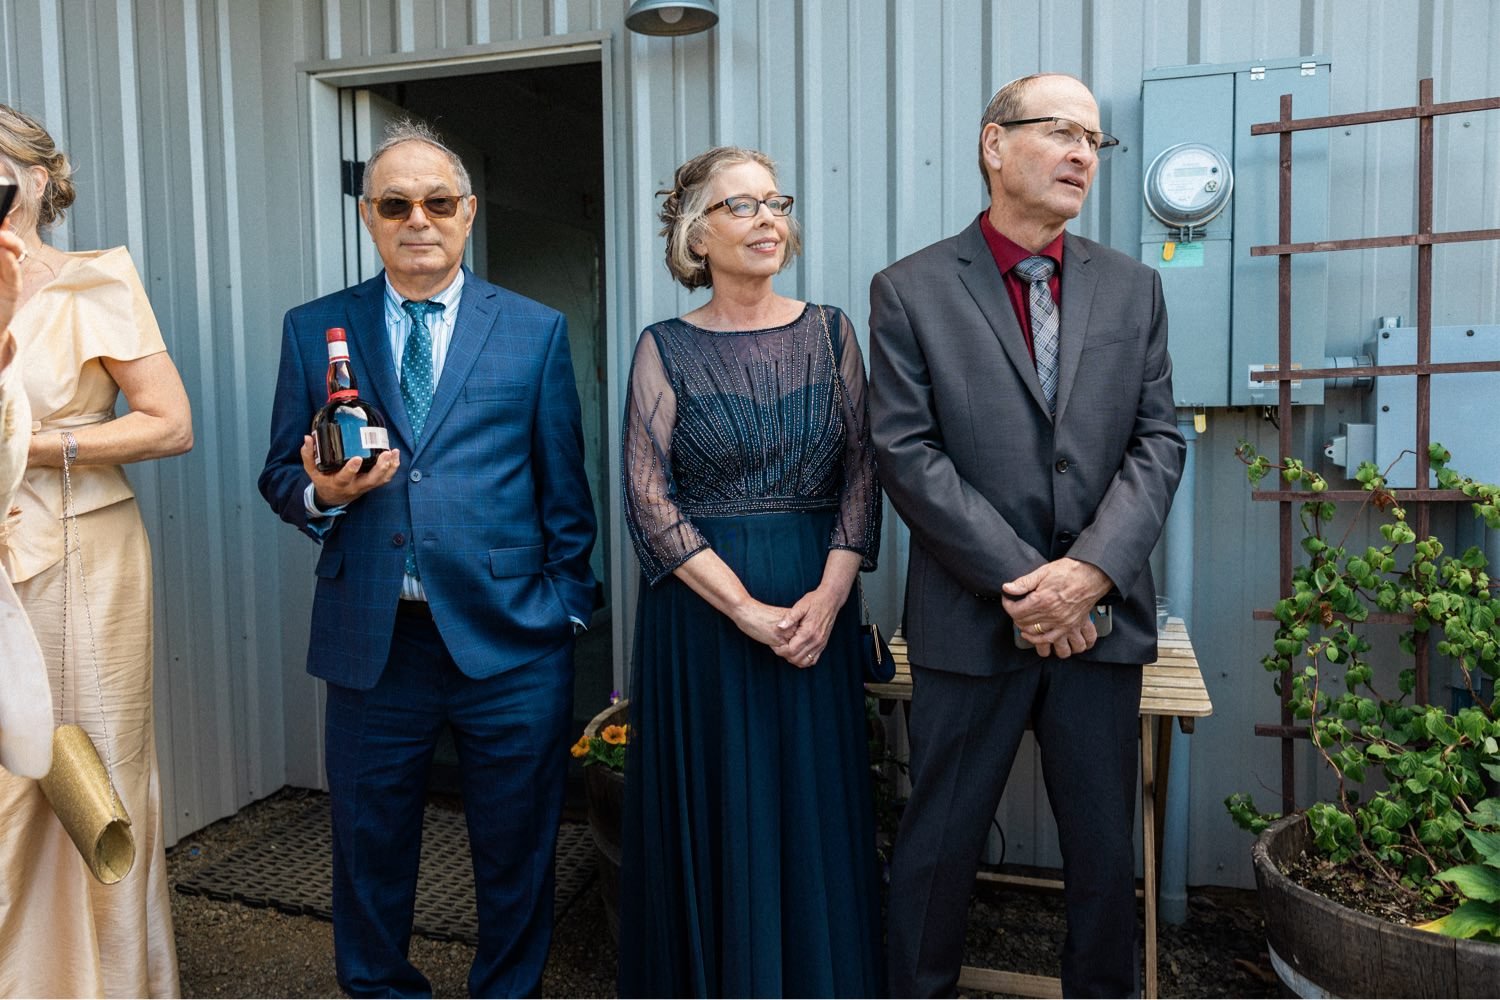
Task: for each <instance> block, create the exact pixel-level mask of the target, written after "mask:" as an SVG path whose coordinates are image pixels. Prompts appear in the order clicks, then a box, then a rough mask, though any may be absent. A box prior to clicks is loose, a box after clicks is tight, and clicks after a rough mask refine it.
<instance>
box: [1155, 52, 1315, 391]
mask: <svg viewBox="0 0 1500 1000" xmlns="http://www.w3.org/2000/svg"><path fill="white" fill-rule="evenodd" d="M1329 69H1330V65H1329V61H1328V60H1327V59H1326V58H1321V57H1306V58H1301V59H1279V60H1267V61H1263V62H1257V63H1237V64H1233V65H1219V66H1181V67H1175V68H1169V69H1156V70H1152V71H1151V72H1149V73H1147V74H1146V76H1145V79H1144V81H1143V82H1142V84H1141V102H1142V124H1141V140H1142V141H1141V149H1142V153H1143V160H1142V168H1143V174H1144V185H1143V191H1142V199H1141V260H1142V261H1144V262H1145V263H1147V264H1149V265H1151V266H1152V267H1155V268H1157V269H1158V270H1159V271H1160V273H1161V281H1162V290H1163V294H1164V295H1165V296H1166V301H1167V311H1168V313H1169V316H1170V323H1171V327H1170V336H1171V351H1172V364H1173V376H1172V382H1173V388H1174V393H1175V396H1176V402H1177V405H1178V406H1205V407H1206V406H1257V405H1267V406H1268V405H1272V404H1274V403H1275V402H1276V398H1277V392H1276V384H1275V383H1274V382H1266V383H1261V382H1253V381H1252V380H1251V378H1250V373H1251V371H1252V370H1260V369H1263V368H1274V367H1276V362H1277V357H1276V329H1277V319H1276V302H1277V259H1276V258H1275V257H1251V256H1250V248H1251V247H1252V246H1262V245H1267V244H1272V243H1276V242H1278V240H1277V219H1278V212H1279V208H1278V200H1277V192H1278V184H1279V181H1280V167H1279V164H1280V141H1279V138H1278V137H1277V136H1253V137H1252V136H1251V135H1250V126H1251V125H1253V124H1255V123H1257V122H1267V121H1275V120H1276V119H1277V118H1279V117H1280V116H1281V95H1282V94H1291V95H1292V114H1293V115H1294V116H1295V117H1297V118H1311V117H1317V116H1321V115H1326V114H1328V73H1329ZM1292 164H1293V169H1292V219H1293V223H1292V240H1293V242H1306V241H1311V240H1320V239H1326V238H1328V137H1327V133H1326V132H1323V131H1321V130H1317V131H1307V132H1297V133H1294V134H1293V137H1292ZM1327 282H1328V264H1327V260H1326V256H1325V255H1323V254H1298V255H1296V256H1294V257H1293V258H1292V354H1293V364H1294V365H1300V366H1302V367H1306V368H1318V367H1322V362H1323V356H1324V353H1325V351H1324V343H1325V340H1326V330H1325V327H1326V324H1327V306H1328V285H1327ZM1292 398H1293V401H1294V402H1297V403H1321V402H1322V401H1323V385H1322V383H1321V382H1320V381H1319V380H1317V379H1310V380H1308V381H1306V382H1297V383H1293V392H1292Z"/></svg>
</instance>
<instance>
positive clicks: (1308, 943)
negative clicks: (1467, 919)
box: [1253, 814, 1500, 997]
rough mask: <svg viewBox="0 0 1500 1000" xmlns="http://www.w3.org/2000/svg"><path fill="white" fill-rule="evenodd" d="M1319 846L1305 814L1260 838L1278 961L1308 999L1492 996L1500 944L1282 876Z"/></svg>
mask: <svg viewBox="0 0 1500 1000" xmlns="http://www.w3.org/2000/svg"><path fill="white" fill-rule="evenodd" d="M1311 847H1312V831H1311V830H1310V829H1309V828H1308V825H1307V821H1306V820H1305V819H1304V818H1303V817H1302V816H1301V815H1300V814H1299V815H1295V816H1288V817H1287V818H1285V819H1282V820H1278V821H1277V822H1275V823H1273V824H1272V825H1271V826H1269V827H1267V828H1266V830H1265V832H1264V833H1262V834H1261V835H1260V837H1259V838H1258V839H1257V840H1256V842H1255V847H1254V851H1253V857H1254V861H1255V882H1256V886H1257V888H1258V890H1259V894H1260V903H1261V909H1262V910H1263V911H1264V912H1265V916H1266V941H1267V943H1268V945H1269V946H1270V952H1271V964H1272V965H1273V966H1275V968H1276V974H1277V975H1278V976H1280V977H1281V981H1282V982H1283V983H1285V984H1286V986H1287V988H1288V989H1290V990H1291V991H1292V992H1294V993H1296V994H1297V995H1298V996H1302V997H1315V996H1316V997H1326V996H1334V997H1488V996H1494V995H1495V991H1496V988H1497V984H1500V944H1488V943H1485V942H1482V941H1465V940H1461V939H1459V938H1450V937H1445V936H1443V935H1442V934H1437V933H1435V932H1432V931H1419V930H1417V929H1415V928H1412V927H1406V926H1403V925H1401V924H1394V923H1390V922H1389V921H1385V920H1380V919H1378V918H1376V917H1372V916H1370V915H1368V914H1365V913H1360V912H1359V911H1358V910H1351V909H1349V908H1348V907H1345V906H1340V905H1339V904H1338V903H1335V902H1333V901H1332V900H1330V899H1327V898H1325V897H1323V896H1320V895H1318V894H1317V893H1315V892H1313V891H1311V890H1310V889H1304V888H1303V887H1302V886H1300V885H1298V884H1297V883H1295V882H1293V881H1292V880H1291V879H1289V878H1287V877H1286V876H1285V875H1283V874H1282V870H1283V868H1285V867H1286V866H1287V865H1290V864H1291V863H1292V862H1294V861H1295V860H1296V859H1297V858H1298V857H1300V856H1301V855H1302V854H1303V852H1305V851H1307V850H1309V849H1310V848H1311Z"/></svg>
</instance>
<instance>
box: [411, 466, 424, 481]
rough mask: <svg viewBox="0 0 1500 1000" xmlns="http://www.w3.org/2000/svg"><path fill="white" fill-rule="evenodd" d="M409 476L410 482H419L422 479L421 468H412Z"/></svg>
mask: <svg viewBox="0 0 1500 1000" xmlns="http://www.w3.org/2000/svg"><path fill="white" fill-rule="evenodd" d="M410 478H411V481H412V482H414V483H420V482H421V481H422V470H421V469H412V470H411V477H410Z"/></svg>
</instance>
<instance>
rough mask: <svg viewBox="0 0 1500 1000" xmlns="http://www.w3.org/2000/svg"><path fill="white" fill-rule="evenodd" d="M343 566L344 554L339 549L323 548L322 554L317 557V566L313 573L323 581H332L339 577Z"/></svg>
mask: <svg viewBox="0 0 1500 1000" xmlns="http://www.w3.org/2000/svg"><path fill="white" fill-rule="evenodd" d="M343 566H344V553H343V552H342V551H341V550H339V549H330V548H328V547H327V546H324V548H323V554H322V555H320V556H318V565H317V566H316V567H315V568H314V569H313V572H314V573H315V574H317V575H318V576H320V577H322V578H323V579H325V580H332V579H334V578H335V577H337V576H338V575H339V570H340V569H342V568H343Z"/></svg>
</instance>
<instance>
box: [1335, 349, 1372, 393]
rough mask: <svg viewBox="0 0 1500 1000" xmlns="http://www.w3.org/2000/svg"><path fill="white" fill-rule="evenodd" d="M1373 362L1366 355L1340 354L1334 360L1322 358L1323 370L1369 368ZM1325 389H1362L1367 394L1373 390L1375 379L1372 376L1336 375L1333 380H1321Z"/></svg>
mask: <svg viewBox="0 0 1500 1000" xmlns="http://www.w3.org/2000/svg"><path fill="white" fill-rule="evenodd" d="M1374 363H1375V360H1374V359H1373V358H1371V357H1370V355H1368V354H1341V355H1339V356H1338V357H1336V358H1324V359H1323V367H1324V368H1369V367H1370V366H1371V365H1373V364H1374ZM1323 387H1324V388H1325V389H1363V390H1365V391H1366V392H1369V391H1370V390H1371V389H1373V388H1375V378H1374V376H1372V375H1336V376H1334V377H1333V378H1326V379H1324V380H1323Z"/></svg>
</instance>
